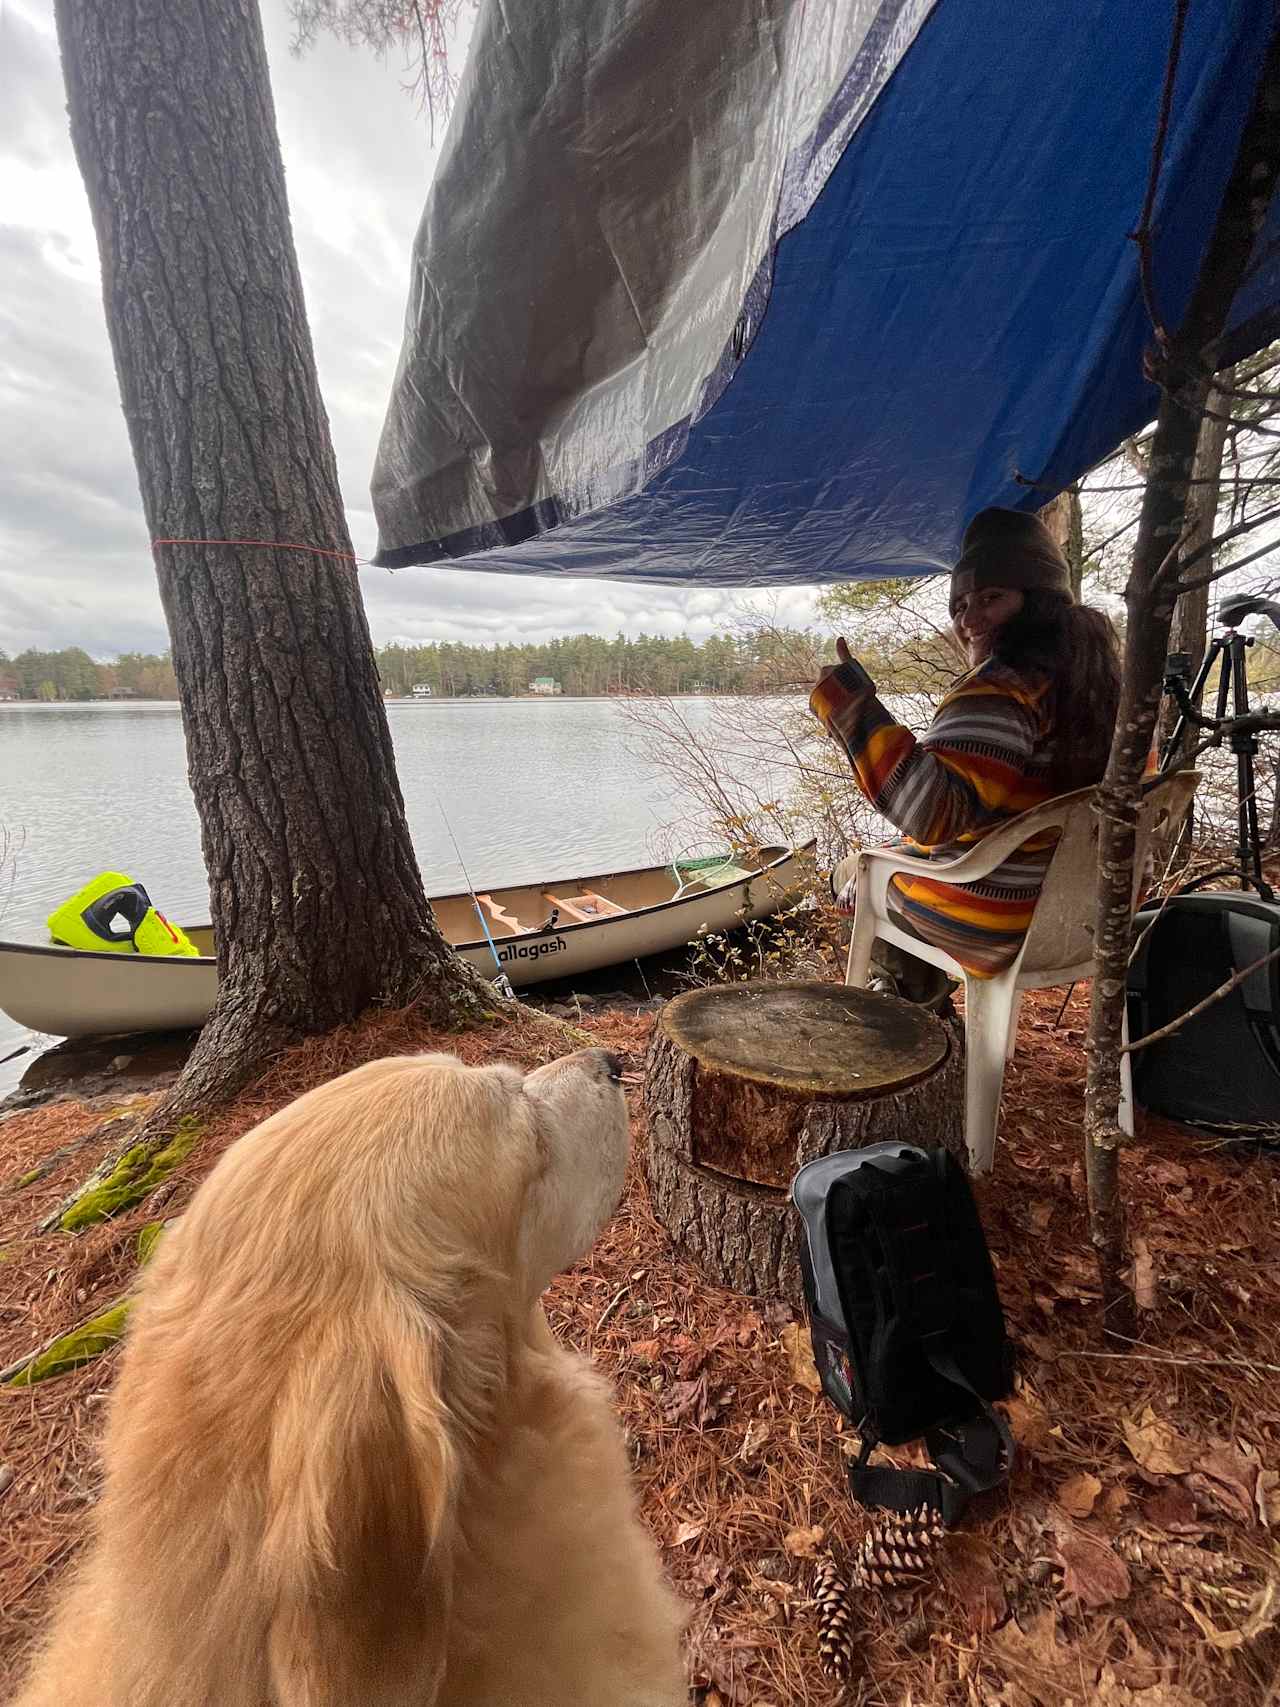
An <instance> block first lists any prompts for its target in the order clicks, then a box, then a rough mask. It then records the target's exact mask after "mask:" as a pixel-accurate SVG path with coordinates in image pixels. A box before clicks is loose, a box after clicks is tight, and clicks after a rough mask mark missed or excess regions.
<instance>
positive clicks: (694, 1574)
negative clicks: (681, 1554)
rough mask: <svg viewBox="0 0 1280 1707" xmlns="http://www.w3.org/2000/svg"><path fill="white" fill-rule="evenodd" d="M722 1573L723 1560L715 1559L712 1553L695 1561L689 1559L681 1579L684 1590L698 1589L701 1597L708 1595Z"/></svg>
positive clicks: (704, 1554) (705, 1554) (703, 1555)
mask: <svg viewBox="0 0 1280 1707" xmlns="http://www.w3.org/2000/svg"><path fill="white" fill-rule="evenodd" d="M723 1572H724V1560H723V1559H717V1558H716V1556H715V1554H714V1553H703V1554H702V1555H701V1556H700V1557H699V1558H697V1559H691V1560H690V1561H689V1564H688V1567H687V1569H686V1570H685V1572H684V1575H683V1576H682V1578H681V1584H682V1586H683V1587H685V1588H689V1587H693V1588H697V1589H700V1590H701V1591H702V1594H703V1596H704V1597H705V1596H706V1595H709V1594H710V1593H711V1591H712V1590H713V1589H714V1588H715V1586H716V1583H717V1581H718V1580H719V1578H720V1577H721V1575H722V1574H723Z"/></svg>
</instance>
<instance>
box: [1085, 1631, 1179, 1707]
mask: <svg viewBox="0 0 1280 1707" xmlns="http://www.w3.org/2000/svg"><path fill="white" fill-rule="evenodd" d="M1117 1636H1118V1637H1119V1638H1120V1640H1121V1641H1122V1642H1123V1643H1124V1646H1125V1653H1124V1657H1123V1658H1122V1659H1120V1658H1116V1657H1115V1646H1116V1641H1115V1639H1116V1637H1117ZM1107 1651H1108V1652H1109V1653H1110V1654H1111V1656H1112V1658H1111V1659H1110V1660H1109V1662H1108V1664H1107V1666H1106V1670H1105V1671H1104V1673H1103V1677H1104V1678H1105V1677H1106V1676H1107V1675H1108V1674H1109V1675H1110V1678H1111V1679H1112V1680H1113V1683H1114V1684H1115V1685H1117V1686H1120V1687H1123V1688H1125V1689H1150V1688H1151V1686H1152V1684H1155V1683H1160V1682H1162V1681H1163V1680H1164V1678H1165V1676H1166V1675H1167V1672H1166V1666H1165V1665H1162V1664H1161V1662H1160V1661H1159V1660H1157V1659H1156V1657H1155V1655H1154V1654H1153V1653H1151V1652H1150V1651H1149V1650H1148V1649H1146V1648H1144V1647H1143V1645H1142V1643H1141V1642H1140V1641H1139V1640H1138V1638H1137V1636H1136V1635H1135V1634H1134V1632H1133V1629H1132V1627H1131V1626H1130V1625H1129V1624H1127V1623H1126V1622H1125V1620H1124V1619H1123V1618H1113V1619H1112V1620H1111V1633H1110V1639H1109V1641H1108V1643H1107ZM1098 1689H1099V1694H1100V1695H1101V1691H1102V1679H1099V1683H1098Z"/></svg>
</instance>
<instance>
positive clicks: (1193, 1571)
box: [1116, 1535, 1247, 1582]
mask: <svg viewBox="0 0 1280 1707" xmlns="http://www.w3.org/2000/svg"><path fill="white" fill-rule="evenodd" d="M1116 1545H1117V1547H1118V1549H1119V1552H1120V1556H1121V1558H1123V1559H1127V1560H1128V1561H1129V1563H1130V1564H1131V1565H1140V1566H1142V1567H1143V1568H1144V1569H1146V1570H1148V1571H1172V1572H1176V1573H1177V1574H1178V1575H1179V1576H1187V1577H1190V1578H1191V1579H1192V1580H1193V1581H1197V1582H1222V1581H1223V1580H1224V1579H1226V1578H1228V1577H1242V1576H1244V1575H1246V1573H1247V1567H1246V1566H1245V1565H1242V1564H1241V1563H1240V1561H1239V1559H1232V1558H1229V1557H1228V1556H1227V1554H1225V1553H1211V1552H1210V1551H1209V1549H1208V1548H1207V1547H1196V1546H1194V1545H1192V1543H1191V1542H1189V1541H1157V1540H1149V1539H1144V1538H1143V1537H1142V1536H1140V1535H1123V1536H1121V1538H1120V1540H1119V1541H1118V1542H1117V1543H1116Z"/></svg>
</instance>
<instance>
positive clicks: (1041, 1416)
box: [1000, 1386, 1050, 1452]
mask: <svg viewBox="0 0 1280 1707" xmlns="http://www.w3.org/2000/svg"><path fill="white" fill-rule="evenodd" d="M1000 1409H1001V1410H1002V1411H1003V1412H1004V1414H1005V1416H1006V1417H1007V1418H1008V1420H1009V1430H1010V1433H1011V1434H1012V1435H1013V1438H1014V1439H1015V1440H1016V1441H1017V1443H1018V1445H1019V1446H1025V1447H1026V1449H1027V1451H1028V1452H1034V1451H1035V1449H1036V1447H1037V1446H1043V1445H1044V1443H1045V1441H1047V1440H1048V1438H1049V1433H1050V1423H1049V1413H1048V1411H1046V1410H1045V1408H1044V1404H1043V1403H1042V1401H1041V1399H1040V1396H1039V1394H1038V1393H1036V1391H1035V1389H1034V1388H1032V1387H1026V1386H1024V1387H1023V1389H1022V1391H1021V1392H1020V1393H1015V1394H1014V1396H1013V1397H1012V1398H1011V1399H1005V1400H1004V1401H1003V1402H1002V1403H1001V1406H1000Z"/></svg>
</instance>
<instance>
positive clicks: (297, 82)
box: [0, 0, 812, 656]
mask: <svg viewBox="0 0 1280 1707" xmlns="http://www.w3.org/2000/svg"><path fill="white" fill-rule="evenodd" d="M263 22H264V26H265V29H266V34H267V44H268V52H269V55H270V59H271V71H272V81H273V89H274V94H275V101H276V109H277V119H278V123H279V127H280V135H281V145H282V148H283V151H284V157H285V167H286V174H287V180H288V187H289V197H290V204H291V208H292V213H293V223H294V235H295V239H296V242H297V246H298V254H299V258H300V262H301V266H302V273H303V281H304V285H305V289H306V295H307V306H308V313H309V316H310V321H311V329H312V335H313V338H314V341H315V347H316V357H317V361H318V364H319V369H320V379H321V384H322V387H323V391H324V396H325V401H326V405H327V407H328V410H329V417H330V423H331V426H332V430H333V438H334V445H335V449H336V451H337V456H338V467H339V472H340V475H341V479H342V484H343V493H344V496H345V499H346V502H347V506H348V521H349V525H350V527H351V532H352V537H353V539H354V541H355V545H356V550H357V551H358V552H359V553H361V554H362V555H366V556H367V555H369V554H370V553H371V552H372V550H373V547H374V543H375V537H376V530H375V527H374V522H373V515H372V512H371V510H370V507H369V497H368V480H369V475H370V471H371V469H372V466H373V456H374V450H375V447H376V444H377V439H378V434H379V432H380V430H381V426H382V418H383V412H384V410H385V407H386V402H387V397H388V394H389V391H390V386H391V379H392V375H393V373H394V371H395V364H396V360H397V357H398V355H399V348H400V333H401V326H402V322H403V317H404V304H405V294H406V288H407V283H408V276H409V248H410V243H411V241H412V237H413V232H414V230H415V228H416V225H417V221H418V218H419V215H420V213H421V209H422V203H423V200H424V198H425V195H426V189H427V183H428V179H429V176H430V171H431V165H432V159H433V146H432V141H431V137H430V133H429V127H428V124H427V121H426V119H425V117H424V116H422V115H421V114H419V113H418V112H417V111H416V110H415V108H414V105H413V102H412V101H411V100H410V99H409V97H408V96H407V95H405V94H404V92H403V89H402V73H401V69H400V67H399V66H398V65H397V64H395V63H393V62H392V63H379V62H378V61H377V60H376V59H375V58H374V56H372V55H371V54H369V53H367V52H362V51H357V50H353V49H348V48H345V47H343V46H342V45H341V44H339V43H337V42H329V41H326V42H323V43H321V44H320V45H319V46H318V47H317V48H316V49H315V50H313V51H312V52H311V53H309V54H307V55H306V56H305V57H304V58H302V59H298V58H295V57H294V56H293V55H292V54H291V53H290V52H289V25H288V20H287V17H286V15H285V11H284V5H283V0H263ZM0 66H2V67H3V86H2V88H0V107H2V108H3V110H2V111H0V183H3V186H4V191H3V195H2V196H0V277H2V278H3V279H4V290H3V293H0V647H2V648H4V649H6V650H8V651H10V652H13V651H18V650H21V649H22V648H23V647H25V646H63V645H74V644H79V645H84V646H85V647H86V648H87V649H88V650H89V651H91V652H94V653H96V654H98V655H100V656H101V655H107V654H110V653H113V652H116V651H122V650H131V649H145V650H154V649H158V648H160V647H162V646H163V645H165V644H166V636H165V629H164V619H163V615H162V613H161V610H160V601H159V597H158V594H157V592H156V587H155V578H154V575H153V572H152V568H151V560H150V554H149V551H148V549H147V537H146V529H145V525H144V522H143V518H142V508H141V501H140V499H139V496H138V487H137V480H136V477H135V475H134V470H133V462H132V458H131V455H130V451H129V442H128V436H127V433H126V431H125V426H124V421H123V417H122V415H121V411H120V401H119V395H118V392H117V389H116V382H115V374H114V370H113V367H112V361H111V352H110V346H109V344H108V341H107V334H106V327H105V324H104V321H103V313H102V302H101V294H100V281H99V275H98V267H97V253H96V248H95V245H94V239H93V230H92V225H91V222H90V218H89V212H88V206H87V203H86V200H85V196H84V191H83V188H82V186H81V184H80V179H79V174H78V171H77V168H76V164H75V159H74V155H73V153H72V149H71V142H70V137H69V135H68V131H67V120H66V112H65V96H64V93H63V88H62V77H61V70H60V67H59V63H58V52H57V42H56V38H55V35H54V29H53V15H52V4H51V0H8V3H7V4H6V5H5V6H4V7H3V9H2V10H0ZM361 583H362V586H363V588H364V594H365V600H366V604H367V607H368V612H369V622H370V627H371V628H372V630H373V633H374V637H375V639H377V640H379V641H385V640H390V639H404V640H428V639H450V640H459V641H471V642H486V641H488V642H497V641H505V640H512V639H529V640H539V639H545V638H550V637H551V636H553V635H556V634H564V633H573V632H583V631H591V632H595V633H604V634H614V633H617V632H618V631H619V630H622V631H624V632H626V633H629V634H633V635H634V634H639V633H641V632H647V633H650V634H678V633H688V634H689V635H690V636H691V637H692V638H694V639H702V638H705V636H706V635H708V634H710V633H712V632H714V631H715V630H717V629H723V628H724V627H725V626H727V625H728V623H730V622H731V621H732V620H733V618H734V616H735V614H736V613H737V612H738V611H739V610H740V609H741V608H742V606H743V604H744V603H745V602H746V599H747V595H741V596H739V595H735V594H733V593H729V592H716V593H711V592H692V591H691V592H681V591H680V590H678V589H665V588H658V587H647V586H635V587H627V586H618V585H617V584H616V583H608V582H598V581H573V582H567V583H566V582H561V581H555V580H537V579H533V578H529V577H514V576H507V575H494V574H489V573H484V572H480V571H468V570H460V569H408V570H403V571H401V572H400V573H398V574H396V575H394V576H393V575H389V574H388V573H387V572H386V571H384V570H377V569H372V568H368V569H365V570H363V571H362V573H361ZM757 597H758V595H757ZM811 609H812V601H811V596H810V595H809V593H808V592H807V591H806V590H804V589H789V590H787V591H786V592H785V593H784V594H782V595H781V596H780V599H779V601H778V610H777V617H778V620H780V621H785V622H792V623H803V622H806V621H808V620H809V619H810V614H811Z"/></svg>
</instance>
